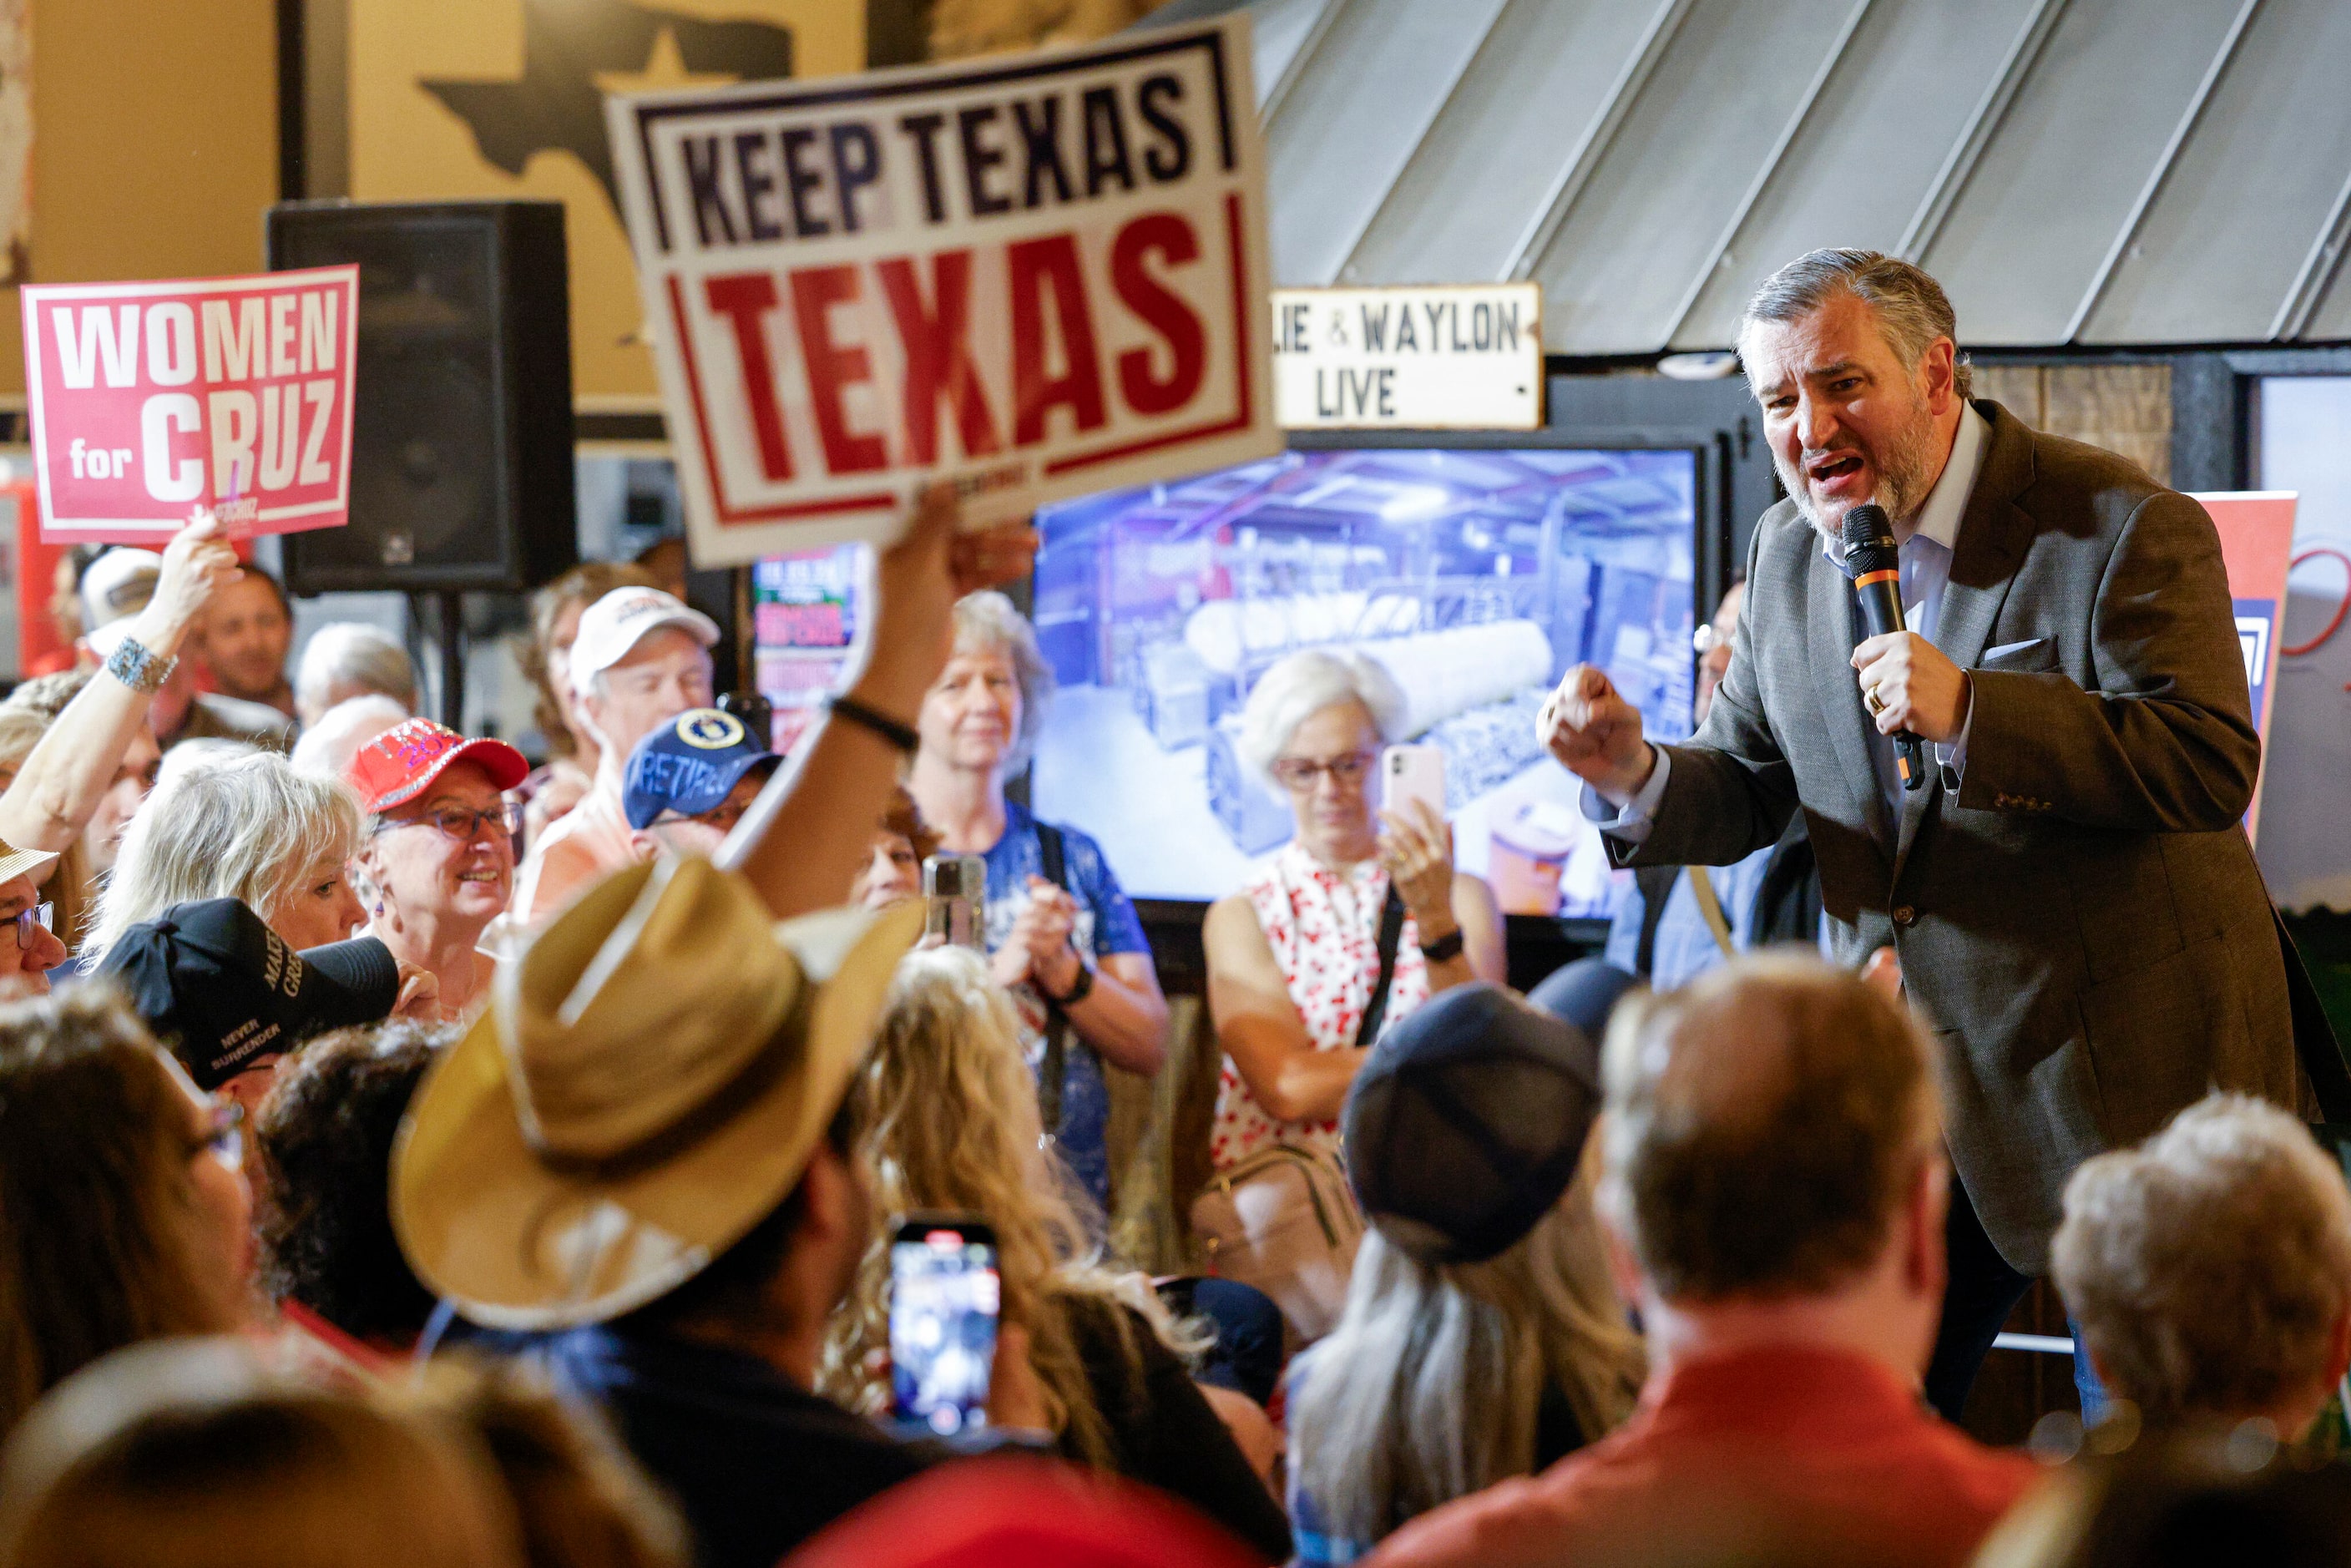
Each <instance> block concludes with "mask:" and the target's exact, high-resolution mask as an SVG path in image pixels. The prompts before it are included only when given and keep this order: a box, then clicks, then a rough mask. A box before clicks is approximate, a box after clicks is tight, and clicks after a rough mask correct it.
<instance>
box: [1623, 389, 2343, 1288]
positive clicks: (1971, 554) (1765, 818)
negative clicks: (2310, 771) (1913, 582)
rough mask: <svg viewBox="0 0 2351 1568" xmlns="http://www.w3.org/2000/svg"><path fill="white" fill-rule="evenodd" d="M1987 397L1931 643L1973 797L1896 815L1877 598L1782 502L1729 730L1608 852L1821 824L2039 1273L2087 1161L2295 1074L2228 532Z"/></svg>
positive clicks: (2002, 1235)
mask: <svg viewBox="0 0 2351 1568" xmlns="http://www.w3.org/2000/svg"><path fill="white" fill-rule="evenodd" d="M1976 408H1977V411H1978V412H1979V413H1981V414H1982V415H1983V416H1984V417H1985V418H1986V419H1987V420H1988V421H1989V422H1990V423H1991V439H1990V441H1989V443H1988V444H1987V445H1986V448H1985V451H1984V455H1983V460H1982V464H1981V466H1980V469H1979V470H1978V473H1977V476H1976V483H1975V488H1974V490H1973V492H1972V493H1971V494H1970V496H1969V497H1968V506H1967V511H1966V514H1965V517H1964V520H1963V521H1962V522H1961V524H1960V526H1959V540H1958V545H1957V548H1956V549H1955V550H1954V552H1953V557H1952V561H1951V579H1950V586H1949V589H1948V590H1947V591H1946V593H1945V596H1944V599H1943V605H1942V612H1941V614H1940V617H1939V620H1938V625H1937V627H1936V635H1935V643H1936V644H1937V646H1938V647H1939V648H1940V649H1941V650H1942V651H1943V653H1945V654H1947V655H1948V656H1949V657H1950V658H1951V659H1952V660H1953V662H1955V663H1957V664H1959V665H1960V666H1961V667H1962V668H1965V669H1968V670H1969V671H1970V674H1971V679H1972V683H1973V687H1974V708H1973V710H1972V719H1971V728H1970V734H1969V741H1968V752H1967V758H1966V771H1965V775H1964V777H1963V779H1961V781H1960V785H1959V789H1958V790H1957V791H1956V792H1955V793H1954V792H1952V791H1949V790H1947V789H1945V788H1944V787H1943V782H1942V780H1941V779H1939V777H1938V776H1937V775H1936V769H1935V768H1934V766H1933V759H1932V753H1931V751H1930V753H1929V765H1928V773H1929V782H1928V786H1927V788H1926V789H1921V790H1918V791H1916V792H1914V793H1911V794H1909V795H1907V796H1905V797H1904V799H1903V804H1902V810H1901V813H1900V817H1899V820H1898V821H1891V822H1889V821H1887V820H1886V817H1887V812H1886V806H1885V803H1884V800H1883V798H1882V797H1881V796H1880V795H1879V793H1878V790H1877V788H1876V774H1875V773H1874V772H1873V770H1872V768H1871V765H1870V758H1869V752H1868V744H1869V742H1868V730H1867V725H1868V722H1869V721H1868V716H1867V715H1866V713H1865V711H1864V709H1863V707H1862V705H1861V698H1860V694H1859V692H1858V690H1857V688H1856V686H1855V680H1854V674H1853V671H1852V669H1851V667H1850V664H1849V663H1848V660H1849V659H1850V657H1851V654H1852V652H1853V646H1854V644H1855V643H1856V642H1857V641H1859V632H1858V627H1857V622H1858V614H1857V611H1856V606H1855V598H1854V593H1853V591H1852V588H1851V586H1850V585H1849V584H1848V583H1847V581H1846V580H1845V578H1844V574H1843V573H1842V572H1841V571H1840V570H1838V569H1837V567H1836V566H1835V565H1834V563H1833V562H1831V561H1830V560H1828V559H1826V558H1825V557H1824V556H1823V553H1822V549H1821V542H1820V538H1819V537H1818V535H1816V534H1815V533H1814V532H1813V529H1812V528H1811V527H1810V525H1808V524H1807V523H1806V522H1805V521H1804V519H1803V518H1802V516H1801V515H1799V514H1798V513H1797V511H1796V509H1795V506H1794V504H1793V503H1792V502H1787V501H1782V503H1781V504H1780V505H1778V506H1776V507H1772V508H1771V510H1770V511H1769V512H1766V513H1765V514H1764V515H1763V517H1762V520H1761V523H1760V524H1758V526H1757V528H1756V531H1755V540H1754V544H1753V547H1752V549H1751V551H1750V556H1749V559H1748V582H1747V608H1746V612H1745V613H1743V614H1742V615H1740V618H1739V633H1738V642H1737V643H1736V644H1735V646H1734V649H1733V656H1732V659H1731V662H1730V669H1729V674H1726V675H1725V677H1724V679H1723V682H1722V685H1721V687H1720V689H1719V691H1718V692H1717V693H1716V695H1715V699H1714V706H1713V708H1712V710H1711V711H1710V712H1709V713H1708V716H1707V721H1706V724H1705V725H1704V726H1703V727H1701V728H1700V730H1699V731H1698V735H1697V736H1695V737H1692V740H1691V742H1690V744H1688V745H1687V746H1679V747H1671V748H1670V750H1671V752H1672V756H1673V768H1672V772H1671V775H1670V777H1669V779H1668V780H1667V788H1666V791H1665V795H1664V798H1663V800H1661V801H1660V802H1659V805H1658V809H1657V813H1656V822H1655V825H1654V827H1653V828H1652V830H1651V831H1650V834H1649V836H1648V838H1647V839H1646V841H1644V842H1643V843H1641V844H1640V845H1639V846H1637V848H1635V847H1630V846H1626V845H1624V844H1622V843H1617V842H1614V841H1612V842H1611V845H1610V848H1611V852H1612V854H1613V855H1614V857H1615V859H1616V861H1617V862H1618V863H1619V864H1627V865H1640V864H1653V863H1668V862H1700V863H1705V864H1727V863H1729V862H1732V861H1735V860H1738V859H1739V858H1740V857H1741V856H1742V855H1745V854H1747V853H1749V852H1751V851H1753V850H1756V849H1759V848H1761V847H1762V846H1763V845H1765V844H1768V843H1771V842H1772V841H1774V840H1776V839H1777V838H1778V837H1779V834H1780V830H1781V828H1782V825H1783V824H1784V823H1785V822H1786V821H1787V820H1788V817H1789V815H1790V814H1791V813H1792V812H1793V811H1795V810H1800V809H1801V810H1802V811H1803V813H1804V815H1805V818H1806V820H1807V821H1808V823H1809V826H1810V829H1811V832H1812V840H1813V848H1814V851H1815V852H1816V853H1817V855H1818V856H1819V860H1820V873H1821V899H1822V903H1823V906H1824V907H1825V909H1826V912H1827V915H1828V916H1829V919H1830V922H1831V928H1832V934H1833V940H1834V943H1835V946H1836V949H1837V951H1838V952H1839V954H1840V955H1841V956H1848V957H1852V958H1855V959H1858V958H1859V957H1860V956H1863V955H1865V954H1866V953H1867V952H1868V951H1869V950H1870V949H1872V948H1874V947H1876V946H1881V945H1884V944H1887V943H1891V944H1892V945H1893V946H1895V947H1896V949H1897V950H1898V951H1899V953H1900V955H1901V958H1902V972H1903V977H1904V979H1905V981H1906V983H1907V987H1908V989H1909V993H1910V996H1911V998H1912V1000H1913V1001H1914V1002H1916V1003H1917V1005H1918V1007H1919V1008H1920V1009H1921V1010H1922V1011H1923V1012H1924V1014H1925V1015H1926V1017H1927V1019H1928V1022H1929V1024H1930V1027H1932V1028H1933V1029H1934V1030H1935V1034H1936V1038H1937V1040H1938V1043H1939V1044H1940V1046H1941V1048H1942V1068H1943V1090H1944V1097H1945V1106H1944V1117H1945V1124H1946V1128H1947V1132H1948V1135H1949V1143H1950V1149H1951V1156H1952V1160H1953V1163H1954V1165H1955V1166H1957V1167H1958V1172H1959V1177H1960V1179H1961V1180H1962V1181H1964V1182H1965V1183H1966V1186H1967V1191H1968V1196H1969V1197H1970V1199H1971V1200H1972V1201H1973V1202H1974V1204H1975V1207H1976V1211H1977V1213H1978V1214H1979V1215H1980V1216H1981V1218H1982V1220H1983V1224H1984V1228H1985V1230H1986V1232H1987V1234H1989V1235H1990V1236H1991V1239H1992V1241H1993V1243H1994V1244H1995V1245H1996V1246H1997V1247H1998V1248H1999V1249H2000V1250H2001V1255H2002V1256H2003V1257H2005V1258H2006V1259H2007V1260H2009V1262H2010V1263H2011V1264H2013V1265H2014V1266H2015V1267H2016V1268H2018V1269H2020V1270H2023V1271H2025V1272H2027V1273H2033V1274H2038V1273H2041V1272H2043V1271H2044V1270H2045V1267H2046V1261H2047V1256H2048V1245H2049V1238H2050V1236H2051V1235H2052V1233H2053V1231H2054V1230H2055V1228H2056V1226H2057V1221H2058V1218H2059V1197H2060V1194H2061V1193H2062V1191H2063V1189H2064V1183H2065V1179H2066V1177H2067V1176H2070V1175H2071V1174H2072V1172H2073V1170H2074V1166H2077V1165H2079V1164H2080V1163H2081V1162H2082V1161H2083V1160H2084V1159H2085V1158H2087V1157H2088V1156H2090V1155H2095V1154H2097V1153H2100V1152H2102V1151H2104V1150H2105V1149H2109V1148H2113V1147H2116V1145H2125V1144H2129V1143H2133V1142H2136V1141H2137V1140H2138V1139H2141V1138H2144V1137H2145V1136H2147V1134H2149V1133H2152V1132H2154V1131H2156V1130H2157V1129H2158V1128H2159V1127H2160V1126H2162V1125H2163V1124H2164V1123H2165V1122H2166V1121H2168V1119H2169V1118H2170V1117H2171V1115H2172V1114H2173V1113H2175V1112H2177V1111H2179V1109H2180V1108H2181V1107H2182V1106H2184V1105H2187V1104H2189V1103H2191V1102H2192V1101H2194V1100H2196V1099H2198V1098H2199V1097H2200V1096H2201V1095H2202V1094H2203V1093H2204V1092H2206V1091H2207V1090H2208V1089H2210V1088H2215V1087H2217V1088H2222V1089H2232V1090H2241V1091H2243V1092H2248V1093H2252V1094H2258V1095H2261V1096H2262V1097H2264V1098H2267V1099H2270V1100H2273V1101H2276V1102H2278V1103H2282V1104H2287V1105H2292V1104H2294V1103H2295V1100H2296V1083H2297V1079H2296V1071H2295V1061H2294V1038H2293V1029H2292V1021H2291V1018H2290V1012H2289V1005H2288V1000H2287V992H2286V982H2285V970H2284V967H2283V960H2282V957H2281V955H2280V951H2279V946H2278V936H2277V933H2276V928H2275V925H2274V924H2273V915H2272V913H2271V909H2270V904H2269V895H2268V893H2267V891H2266V890H2265V889H2264V887H2263V885H2262V876H2261V872H2260V871H2259V869H2258V868H2257V867H2256V866H2255V865H2254V863H2253V855H2252V846H2251V845H2250V844H2249V843H2248V841H2246V838H2245V833H2244V829H2243V826H2242V824H2241V819H2242V818H2243V816H2244V813H2245V810H2246V809H2247V807H2248V806H2249V805H2250V804H2251V802H2252V793H2253V783H2254V779H2255V775H2256V771H2257V769H2258V767H2259V764H2260V756H2261V747H2260V742H2259V739H2258V737H2257V736H2256V734H2255V731H2254V729H2253V724H2252V707H2251V702H2250V699H2249V697H2248V695H2247V691H2246V685H2245V671H2244V663H2243V659H2242V656H2241V653H2239V648H2238V641H2237V632H2236V624H2235V620H2234V617H2233V615H2232V613H2231V604H2230V596H2229V585H2228V579H2227V574H2226V572H2225V571H2224V570H2223V568H2222V566H2221V561H2220V538H2219V536H2218V534H2217V533H2216V532H2215V531H2214V529H2213V527H2212V522H2211V519H2210V517H2207V516H2206V515H2205V512H2204V509H2203V508H2202V507H2199V506H2198V505H2197V504H2196V503H2195V502H2194V501H2192V500H2190V499H2189V498H2188V497H2185V496H2182V495H2179V493H2177V492H2175V491H2172V490H2168V489H2166V488H2164V487H2163V486H2160V485H2158V484H2156V483H2155V482H2154V481H2153V480H2152V479H2149V478H2148V477H2147V475H2146V474H2145V473H2143V472H2141V471H2140V470H2139V469H2138V468H2137V467H2135V466H2133V465H2131V464H2129V463H2127V462H2126V461H2125V460H2124V459H2122V458H2120V457H2117V456H2115V455H2113V454H2111V453H2107V452H2102V451H2100V450H2098V449H2096V448H2095V447H2091V446H2085V445H2083V444H2080V443H2078V442H2073V441H2067V440H2064V439H2062V438H2060V437H2057V436H2053V435H2045V434H2041V433H2039V432H2037V431H2034V430H2032V429H2031V428H2029V427H2028V426H2026V425H2025V424H2024V423H2022V422H2021V421H2020V420H2018V419H2017V418H2016V416H2015V415H2013V414H2011V413H2009V412H2008V411H2007V410H2006V409H2004V408H2002V407H2001V406H2000V405H1999V404H1998V403H1995V402H1980V403H1978V404H1977V405H1976ZM1988 649H1999V650H2001V653H2000V655H1999V656H1998V657H1997V658H1992V657H1988V656H1987V653H1986V650H1988Z"/></svg>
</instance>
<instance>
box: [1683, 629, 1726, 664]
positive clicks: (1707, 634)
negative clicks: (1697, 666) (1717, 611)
mask: <svg viewBox="0 0 2351 1568" xmlns="http://www.w3.org/2000/svg"><path fill="white" fill-rule="evenodd" d="M1729 641H1730V634H1729V632H1718V631H1716V630H1715V629H1714V623H1713V622H1708V623H1707V624H1705V625H1703V626H1701V627H1699V628H1698V630H1697V631H1695V632H1691V633H1690V650H1691V652H1693V653H1697V654H1698V656H1699V657H1701V658H1703V657H1704V656H1706V655H1707V654H1708V653H1713V652H1714V651H1715V650H1716V649H1717V648H1719V647H1721V646H1722V645H1723V644H1724V643H1728V642H1729Z"/></svg>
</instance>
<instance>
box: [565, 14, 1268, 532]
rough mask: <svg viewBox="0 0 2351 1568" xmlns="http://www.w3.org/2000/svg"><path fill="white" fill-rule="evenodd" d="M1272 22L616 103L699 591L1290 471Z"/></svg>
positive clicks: (614, 128)
mask: <svg viewBox="0 0 2351 1568" xmlns="http://www.w3.org/2000/svg"><path fill="white" fill-rule="evenodd" d="M1248 61H1249V34H1248V25H1247V23H1246V21H1245V20H1243V19H1239V18H1235V19H1230V20H1227V21H1223V22H1219V23H1217V25H1215V26H1198V27H1191V28H1181V29H1173V30H1170V31H1167V32H1164V33H1155V34H1140V35H1131V36H1125V35H1123V36H1122V37H1120V38H1118V39H1117V40H1114V41H1113V42H1112V43H1109V44H1105V45H1102V46H1099V47H1092V48H1088V49H1083V50H1075V51H1070V52H1066V53H1048V54H1040V55H1036V56H1031V57H1022V58H1020V59H1018V60H1012V61H1002V60H992V61H987V62H985V63H981V64H965V65H956V66H951V67H944V68H919V69H913V70H899V71H879V72H874V73H872V74H869V75H867V76H863V77H858V78H850V79H848V80H846V81H841V80H826V81H819V82H810V83H796V82H795V83H774V82H760V83H755V84H747V85H746V86H743V87H739V88H726V89H697V90H681V91H674V92H662V93H653V94H646V95H643V96H639V97H633V98H616V99H611V100H609V105H608V108H609V114H610V117H611V132H612V146H613V153H614V159H615V169H616V172H617V176H618V180H619V183H620V187H621V192H622V197H623V204H624V205H625V207H626V209H627V213H628V219H629V232H630V235H631V239H632V243H633V245H634V247H635V250H636V254H637V263H638V269H639V274H640V277H641V279H642V281H643V287H644V295H645V310H646V317H647V320H648V323H649V330H650V332H651V335H652V337H653V344H654V349H655V351H656V360H657V362H658V364H659V366H660V371H661V377H662V389H663V392H664V402H665V405H666V408H667V412H668V415H669V426H670V430H671V432H672V434H673V436H674V439H675V440H676V442H677V445H678V471H679V477H680V480H681V482H682V485H683V487H684V493H685V497H686V502H687V523H688V532H689V537H690V538H691V541H692V544H693V549H694V557H695V561H696V562H697V563H698V564H700V565H702V566H705V567H709V566H717V565H726V564H734V563H739V562H743V561H747V560H750V559H753V558H755V557H757V556H759V555H762V554H769V553H773V552H775V551H778V550H785V549H808V548H810V547H813V546H816V545H820V544H824V543H828V542H831V541H834V540H839V539H844V538H872V539H887V538H891V537H893V532H894V530H895V528H897V526H898V521H899V519H900V517H902V516H903V515H904V508H905V506H906V503H907V502H908V500H909V499H910V498H911V497H912V496H913V494H914V489H915V488H916V486H918V485H919V484H920V483H921V482H922V481H923V480H925V478H928V477H934V476H939V477H947V478H951V479H953V480H954V482H955V484H956V489H957V491H958V492H959V494H960V495H961V497H962V498H963V515H964V517H965V519H966V522H967V526H971V527H984V526H986V525H987V524H990V523H994V522H1000V521H1004V520H1006V519H1008V518H1013V517H1024V516H1026V515H1027V514H1029V512H1030V511H1032V510H1034V509H1035V507H1037V506H1038V505H1039V504H1040V503H1041V502H1044V501H1047V500H1051V499H1054V498H1057V497H1063V496H1071V495H1077V494H1081V493H1084V492H1088V491H1095V490H1102V489H1108V488H1113V487H1115V486H1122V485H1132V484H1137V483H1141V482H1144V481H1146V480H1150V479H1155V478H1162V477H1168V476H1175V475H1179V474H1188V473H1196V472H1198V471H1200V470H1202V469H1206V468H1213V467H1217V466H1221V465H1228V464H1232V463H1238V462H1246V461H1248V460H1249V459H1251V458H1256V457H1262V456H1266V455H1270V454H1272V453H1274V452H1276V451H1279V450H1280V446H1281V438H1280V432H1279V431H1278V429H1277V428H1276V426H1275V424H1274V420H1273V408H1272V402H1271V397H1270V376H1269V368H1268V367H1269V359H1268V333H1267V329H1266V321H1265V303H1264V301H1265V298H1266V287H1267V271H1266V265H1265V259H1264V219H1263V211H1264V195H1263V185H1264V172H1263V162H1264V160H1263V153H1262V152H1261V150H1260V148H1259V142H1258V131H1257V117H1256V112H1255V108H1254V105H1255V103H1256V95H1255V92H1254V89H1252V88H1251V87H1250V85H1249V69H1248Z"/></svg>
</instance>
